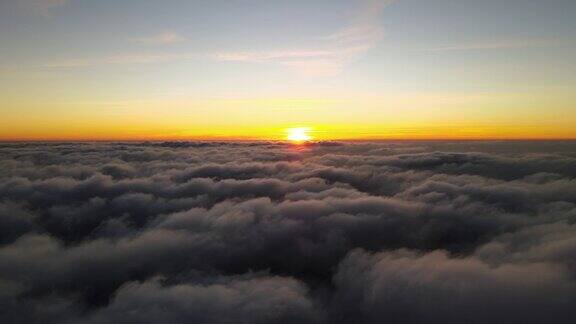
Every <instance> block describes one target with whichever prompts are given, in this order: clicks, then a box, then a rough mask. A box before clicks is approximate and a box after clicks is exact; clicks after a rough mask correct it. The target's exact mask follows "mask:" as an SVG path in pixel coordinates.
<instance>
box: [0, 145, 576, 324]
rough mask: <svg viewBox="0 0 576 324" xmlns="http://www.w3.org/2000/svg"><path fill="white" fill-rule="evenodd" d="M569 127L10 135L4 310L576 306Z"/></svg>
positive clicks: (2, 160) (547, 314)
mask: <svg viewBox="0 0 576 324" xmlns="http://www.w3.org/2000/svg"><path fill="white" fill-rule="evenodd" d="M575 177H576V146H575V144H574V142H548V143H546V142H534V143H531V142H466V143H454V142H399V143H394V142H373V143H337V142H325V143H315V144H310V145H309V146H308V147H305V148H295V147H292V146H289V145H285V144H282V143H273V142H270V143H267V142H255V143H249V142H241V143H240V142H238V143H235V142H226V143H217V142H166V143H156V142H152V143H52V144H45V143H4V144H0V321H1V322H3V323H12V322H20V323H34V322H45V323H78V322H83V323H111V322H113V323H181V322H194V323H352V322H354V323H382V322H389V323H422V322H432V323H462V322H467V323H468V322H474V323H494V322H497V323H512V322H517V323H544V322H554V323H572V322H574V320H576V315H574V312H573V311H572V310H573V309H574V307H575V306H576V239H575V238H576V226H575V225H574V224H575V222H576V180H575Z"/></svg>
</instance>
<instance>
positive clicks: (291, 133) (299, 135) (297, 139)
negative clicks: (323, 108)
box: [286, 127, 312, 143]
mask: <svg viewBox="0 0 576 324" xmlns="http://www.w3.org/2000/svg"><path fill="white" fill-rule="evenodd" d="M309 131H310V128H308V127H295V128H288V129H287V130H286V133H288V136H286V139H287V140H289V141H290V142H292V143H303V142H307V141H309V140H311V139H312V137H311V136H310V135H308V132H309Z"/></svg>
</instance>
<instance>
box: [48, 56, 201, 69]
mask: <svg viewBox="0 0 576 324" xmlns="http://www.w3.org/2000/svg"><path fill="white" fill-rule="evenodd" d="M197 56H198V55H195V54H191V53H182V54H170V53H158V54H127V55H114V56H108V57H103V58H85V59H69V60H63V61H58V62H52V63H47V64H43V65H42V67H44V68H76V67H90V66H99V65H115V64H120V65H121V64H151V63H161V62H170V61H178V60H186V59H191V58H194V57H197Z"/></svg>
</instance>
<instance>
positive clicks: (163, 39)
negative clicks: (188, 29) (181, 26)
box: [128, 31, 186, 45]
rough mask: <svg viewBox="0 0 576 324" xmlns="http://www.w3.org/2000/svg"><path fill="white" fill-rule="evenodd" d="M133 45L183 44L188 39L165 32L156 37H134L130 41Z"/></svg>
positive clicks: (171, 32)
mask: <svg viewBox="0 0 576 324" xmlns="http://www.w3.org/2000/svg"><path fill="white" fill-rule="evenodd" d="M128 40H129V41H130V42H133V43H140V44H146V45H167V44H174V43H181V42H184V41H186V37H184V36H182V35H180V34H178V33H176V32H174V31H165V32H162V33H159V34H156V35H150V36H146V37H134V38H129V39H128Z"/></svg>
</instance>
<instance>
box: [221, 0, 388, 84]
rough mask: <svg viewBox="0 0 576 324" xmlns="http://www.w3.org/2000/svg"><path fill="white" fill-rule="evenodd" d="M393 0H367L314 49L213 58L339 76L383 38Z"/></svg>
mask: <svg viewBox="0 0 576 324" xmlns="http://www.w3.org/2000/svg"><path fill="white" fill-rule="evenodd" d="M391 2H392V1H388V0H373V1H368V2H365V3H364V4H363V6H361V8H360V9H359V10H358V12H357V13H356V14H355V15H354V16H353V17H352V19H351V21H350V23H349V24H348V25H347V26H345V27H344V28H342V29H341V30H338V31H336V32H335V33H333V34H330V35H327V36H325V37H321V38H319V39H318V40H317V41H318V46H317V47H315V48H305V49H295V50H294V49H291V50H271V51H258V52H250V51H246V52H224V53H217V54H215V55H213V58H214V59H216V60H219V61H236V62H253V63H270V64H279V65H282V66H286V67H289V68H291V69H294V70H295V71H297V72H298V73H301V74H303V75H307V76H332V75H337V74H339V73H341V72H342V70H343V69H344V67H345V66H346V65H348V64H350V63H352V62H353V61H355V60H356V59H358V58H359V57H360V56H361V55H363V54H364V53H366V52H367V51H369V50H370V49H371V48H373V47H374V46H375V45H376V44H377V43H378V42H379V41H380V40H381V39H382V37H383V36H384V28H383V26H382V22H381V19H380V16H381V14H382V12H383V10H384V8H385V7H386V6H387V5H388V4H390V3H391Z"/></svg>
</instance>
